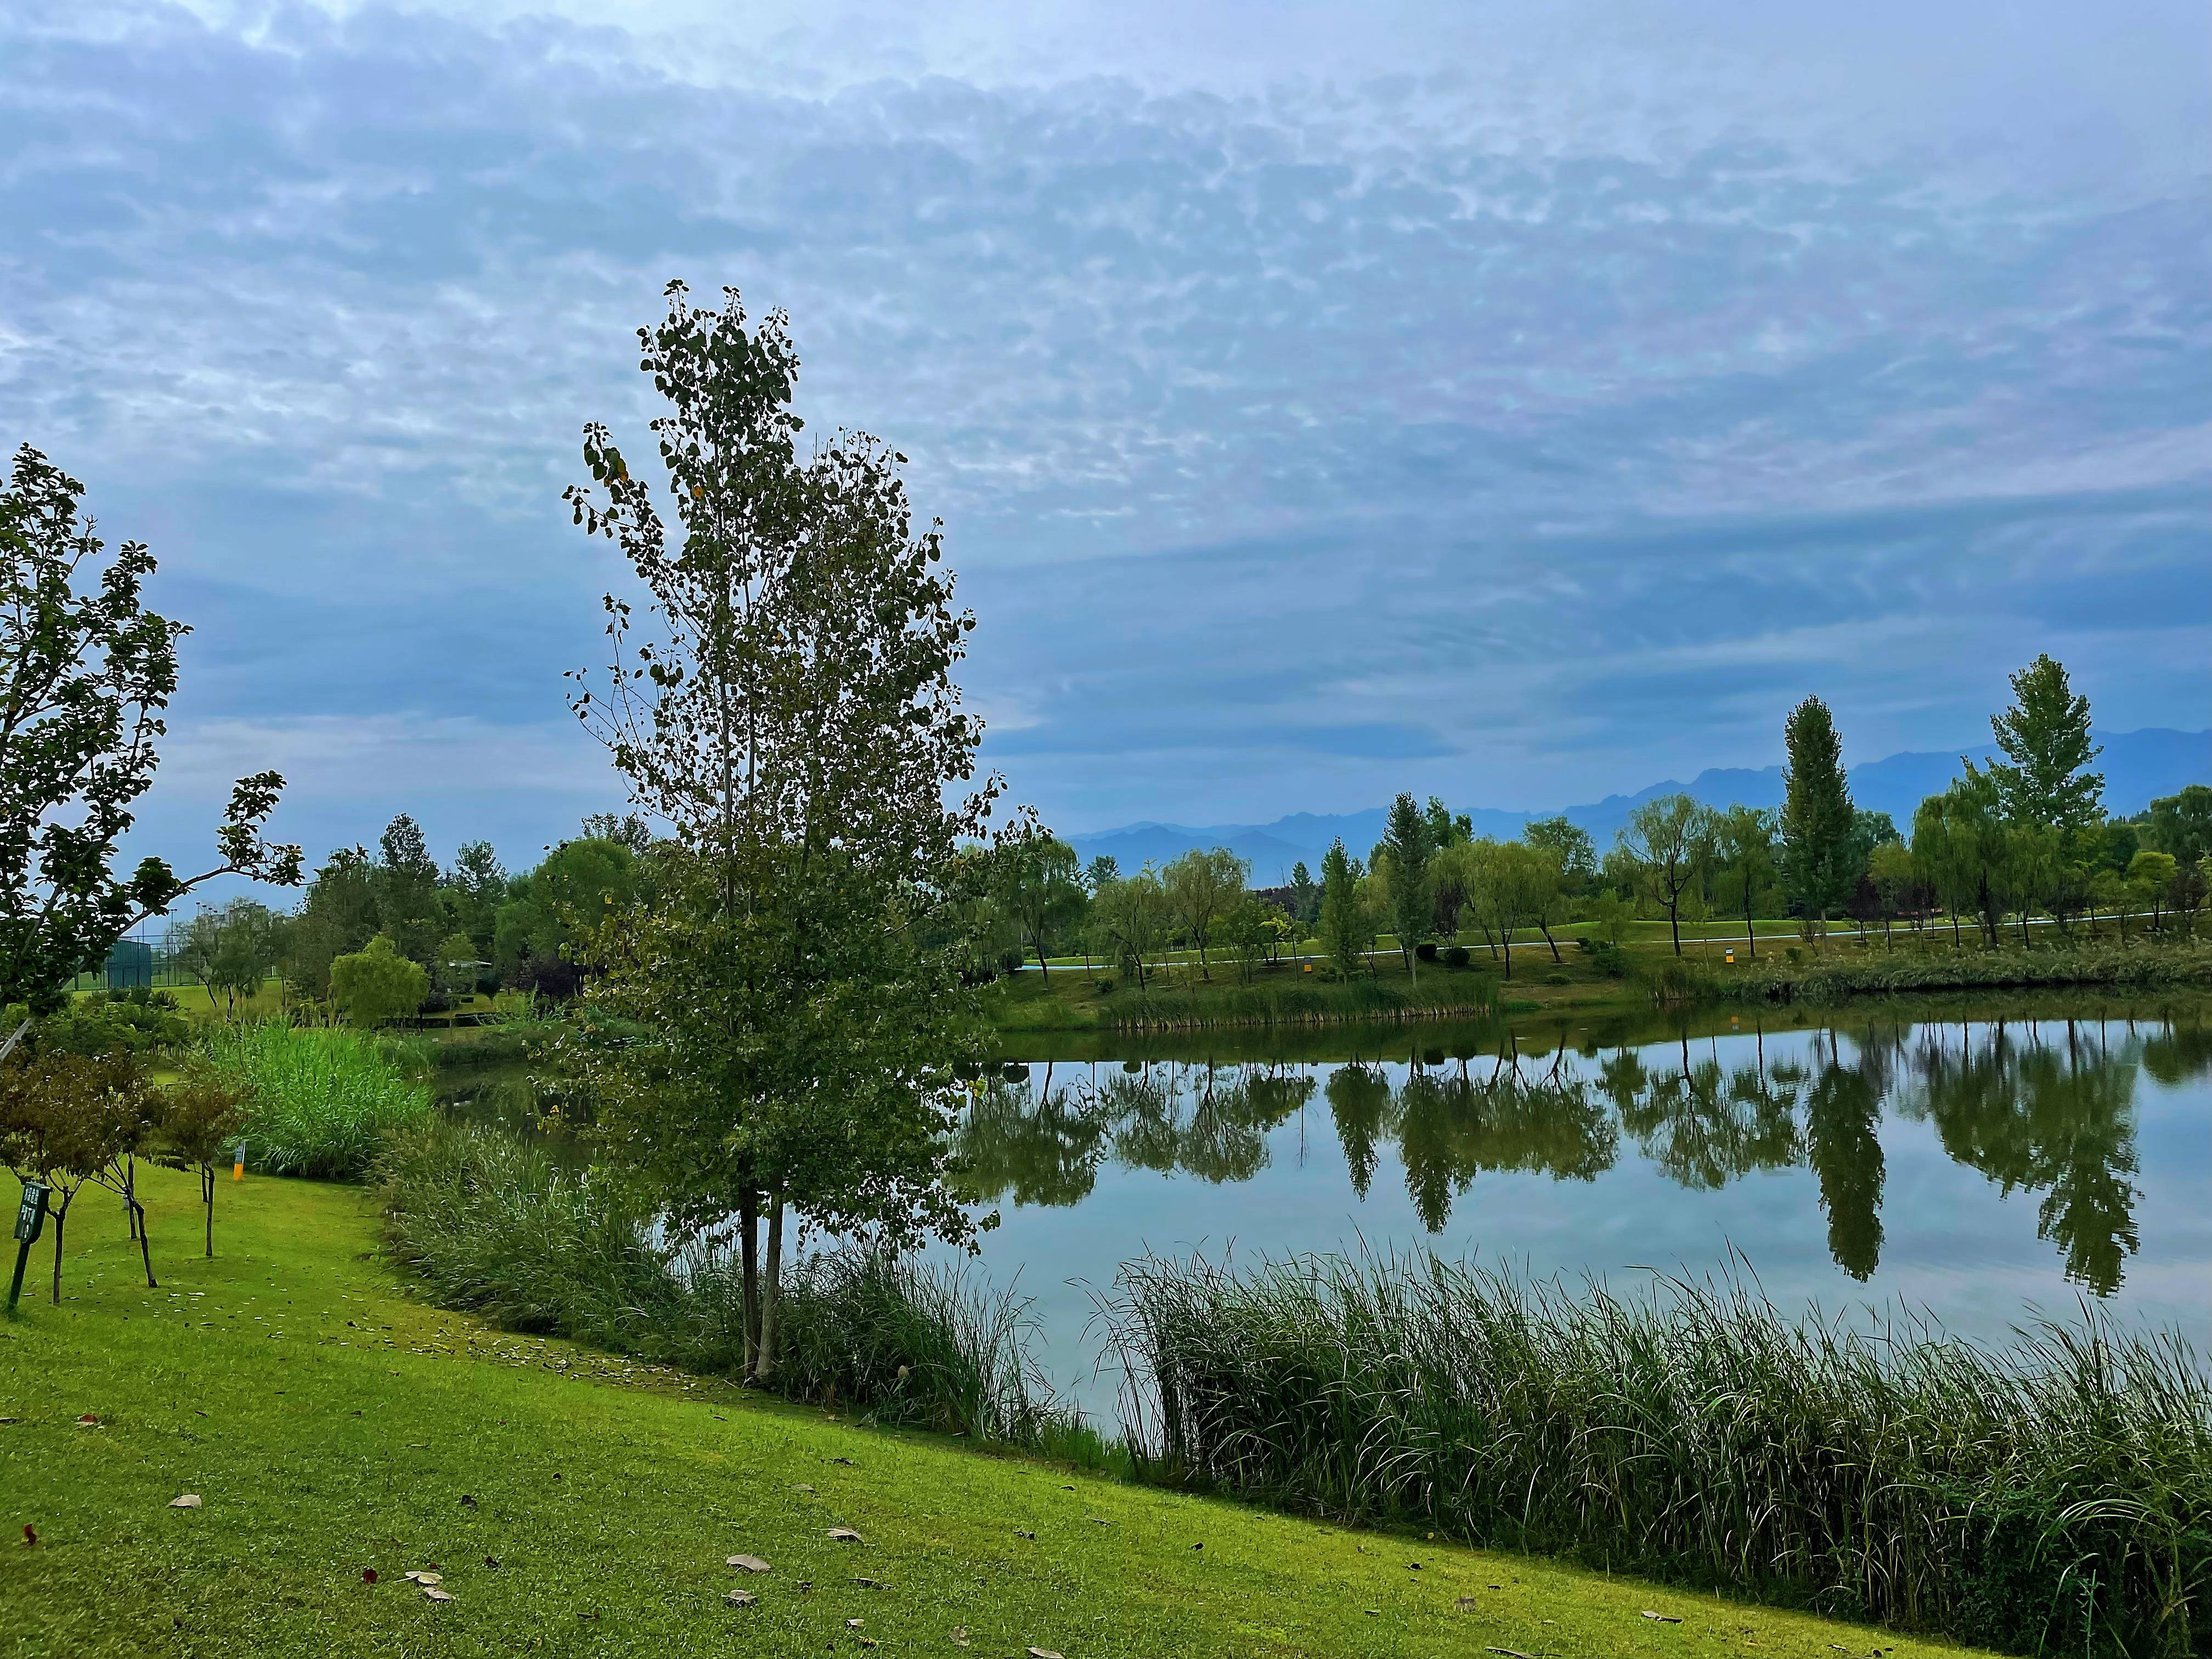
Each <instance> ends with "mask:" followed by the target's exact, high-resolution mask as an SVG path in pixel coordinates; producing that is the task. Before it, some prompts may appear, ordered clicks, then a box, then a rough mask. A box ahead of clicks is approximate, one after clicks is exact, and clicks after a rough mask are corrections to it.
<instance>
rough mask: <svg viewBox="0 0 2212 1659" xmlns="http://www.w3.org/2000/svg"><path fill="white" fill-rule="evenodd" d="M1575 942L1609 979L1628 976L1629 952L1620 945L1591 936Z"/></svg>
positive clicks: (1595, 966) (1593, 965) (1593, 964)
mask: <svg viewBox="0 0 2212 1659" xmlns="http://www.w3.org/2000/svg"><path fill="white" fill-rule="evenodd" d="M1575 944H1576V945H1577V947H1578V948H1579V949H1580V950H1581V951H1583V954H1584V955H1586V956H1588V957H1589V959H1590V966H1591V967H1593V968H1595V969H1597V970H1598V972H1600V973H1601V974H1603V975H1605V976H1606V977H1607V979H1626V978H1627V977H1628V952H1627V951H1624V950H1622V949H1621V948H1620V946H1619V945H1612V944H1608V943H1607V941H1605V940H1604V939H1589V938H1583V939H1577V940H1576V941H1575Z"/></svg>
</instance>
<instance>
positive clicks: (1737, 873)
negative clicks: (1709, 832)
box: [1713, 805, 1774, 962]
mask: <svg viewBox="0 0 2212 1659" xmlns="http://www.w3.org/2000/svg"><path fill="white" fill-rule="evenodd" d="M1713 850H1714V853H1715V855H1716V856H1717V858H1718V859H1719V860H1720V863H1721V867H1722V869H1723V871H1724V872H1726V874H1727V876H1728V878H1729V880H1728V885H1729V890H1730V891H1731V892H1732V893H1733V894H1734V895H1735V902H1736V904H1737V905H1738V906H1739V907H1740V908H1741V914H1742V916H1743V943H1744V949H1745V951H1746V952H1747V954H1748V955H1749V956H1750V957H1751V959H1752V960H1753V962H1756V961H1758V960H1759V930H1758V929H1757V928H1756V927H1753V925H1752V917H1753V915H1754V914H1755V913H1756V911H1757V908H1758V906H1759V899H1760V897H1761V896H1763V895H1765V894H1767V893H1770V892H1771V891H1772V890H1773V886H1774V815H1773V814H1772V813H1771V812H1765V811H1760V810H1759V808H1758V807H1755V806H1741V805H1738V806H1731V807H1729V809H1728V811H1725V812H1723V813H1722V814H1720V815H1719V817H1717V818H1716V819H1715V820H1714V821H1713Z"/></svg>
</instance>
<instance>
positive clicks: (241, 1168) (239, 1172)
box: [230, 1140, 246, 1181]
mask: <svg viewBox="0 0 2212 1659" xmlns="http://www.w3.org/2000/svg"><path fill="white" fill-rule="evenodd" d="M230 1178H231V1179H232V1180H233V1181H243V1180H245V1179H246V1143H245V1142H244V1141H242V1140H241V1141H240V1142H239V1143H238V1161H237V1162H236V1163H234V1164H232V1165H231V1166H230Z"/></svg>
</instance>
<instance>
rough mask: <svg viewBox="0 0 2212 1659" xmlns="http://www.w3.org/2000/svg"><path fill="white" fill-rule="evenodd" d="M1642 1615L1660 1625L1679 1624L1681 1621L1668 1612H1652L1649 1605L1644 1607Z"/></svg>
mask: <svg viewBox="0 0 2212 1659" xmlns="http://www.w3.org/2000/svg"><path fill="white" fill-rule="evenodd" d="M1644 1617H1645V1618H1646V1619H1650V1620H1656V1621H1657V1622H1658V1623H1660V1624H1662V1625H1679V1624H1680V1623H1681V1622H1682V1621H1681V1620H1679V1619H1677V1618H1675V1617H1674V1614H1672V1613H1654V1612H1652V1611H1651V1609H1650V1608H1649V1607H1646V1608H1644Z"/></svg>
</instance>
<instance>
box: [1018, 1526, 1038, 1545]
mask: <svg viewBox="0 0 2212 1659" xmlns="http://www.w3.org/2000/svg"><path fill="white" fill-rule="evenodd" d="M1014 1536H1015V1537H1017V1538H1026V1539H1028V1540H1030V1542H1032V1543H1034V1542H1036V1534H1035V1533H1033V1532H1024V1531H1023V1530H1022V1529H1021V1528H1019V1527H1016V1528H1014Z"/></svg>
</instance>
